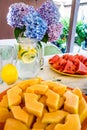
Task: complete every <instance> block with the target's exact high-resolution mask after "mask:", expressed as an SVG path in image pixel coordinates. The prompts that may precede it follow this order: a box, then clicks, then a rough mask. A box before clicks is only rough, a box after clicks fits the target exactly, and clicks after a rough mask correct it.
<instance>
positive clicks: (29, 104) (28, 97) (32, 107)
mask: <svg viewBox="0 0 87 130" xmlns="http://www.w3.org/2000/svg"><path fill="white" fill-rule="evenodd" d="M24 99H25V108H26V109H27V111H28V112H29V113H31V114H34V115H36V116H39V117H41V116H42V114H43V108H44V105H43V104H42V103H40V102H38V101H37V99H38V96H37V95H36V94H32V93H25V94H24Z"/></svg>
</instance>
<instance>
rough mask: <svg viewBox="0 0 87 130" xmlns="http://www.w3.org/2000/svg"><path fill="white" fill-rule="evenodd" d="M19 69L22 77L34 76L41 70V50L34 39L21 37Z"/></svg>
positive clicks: (19, 40)
mask: <svg viewBox="0 0 87 130" xmlns="http://www.w3.org/2000/svg"><path fill="white" fill-rule="evenodd" d="M18 44H19V52H18V60H17V69H18V73H19V78H20V79H28V78H34V77H36V76H37V74H38V73H39V71H40V59H39V51H38V49H37V43H36V42H35V40H33V39H29V38H19V39H18Z"/></svg>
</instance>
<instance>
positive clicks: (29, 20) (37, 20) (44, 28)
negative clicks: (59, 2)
mask: <svg viewBox="0 0 87 130" xmlns="http://www.w3.org/2000/svg"><path fill="white" fill-rule="evenodd" d="M59 18H60V14H59V11H58V8H57V7H56V5H55V4H54V3H53V1H51V0H48V1H47V2H44V3H43V4H42V6H41V7H40V8H39V9H37V10H35V8H34V7H33V6H29V5H26V4H25V3H23V2H20V3H14V4H12V5H11V6H10V7H9V12H8V14H7V23H8V24H9V25H10V26H12V27H14V28H15V30H14V34H15V37H16V39H17V38H18V37H19V36H24V35H25V36H26V37H29V38H34V39H36V40H37V41H44V42H47V41H50V42H53V41H56V40H57V39H58V38H59V36H60V34H61V30H62V25H61V24H59Z"/></svg>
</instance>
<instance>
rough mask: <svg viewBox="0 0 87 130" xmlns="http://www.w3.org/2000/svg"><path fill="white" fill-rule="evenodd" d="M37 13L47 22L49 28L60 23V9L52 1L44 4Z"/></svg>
mask: <svg viewBox="0 0 87 130" xmlns="http://www.w3.org/2000/svg"><path fill="white" fill-rule="evenodd" d="M37 11H38V13H39V14H40V15H41V17H42V18H43V19H44V20H45V21H46V22H47V24H48V26H49V25H50V24H53V23H58V21H59V18H60V14H59V11H58V8H57V7H56V5H55V4H54V3H53V2H52V1H50V0H48V1H47V2H44V3H43V4H42V6H41V7H40V8H39V9H37Z"/></svg>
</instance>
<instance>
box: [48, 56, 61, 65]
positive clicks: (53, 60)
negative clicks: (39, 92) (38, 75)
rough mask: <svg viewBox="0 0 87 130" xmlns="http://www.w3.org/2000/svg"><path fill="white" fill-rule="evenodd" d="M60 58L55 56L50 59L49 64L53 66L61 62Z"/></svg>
mask: <svg viewBox="0 0 87 130" xmlns="http://www.w3.org/2000/svg"><path fill="white" fill-rule="evenodd" d="M59 58H60V56H58V55H55V56H53V57H52V58H50V59H49V63H50V64H53V63H55V62H57V61H58V60H59Z"/></svg>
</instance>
